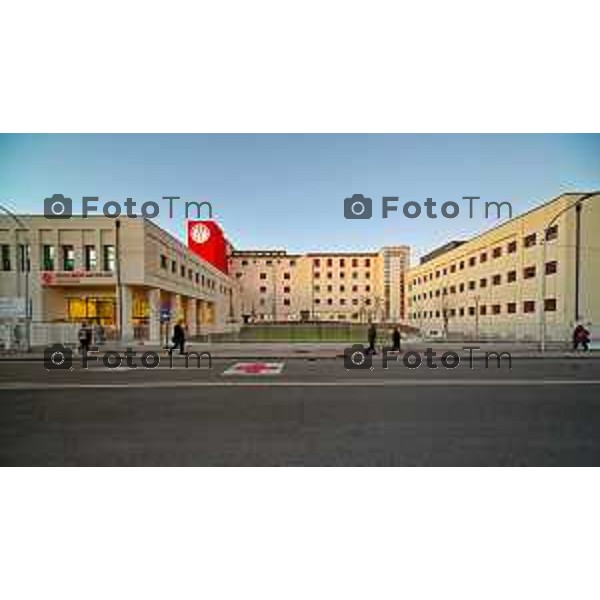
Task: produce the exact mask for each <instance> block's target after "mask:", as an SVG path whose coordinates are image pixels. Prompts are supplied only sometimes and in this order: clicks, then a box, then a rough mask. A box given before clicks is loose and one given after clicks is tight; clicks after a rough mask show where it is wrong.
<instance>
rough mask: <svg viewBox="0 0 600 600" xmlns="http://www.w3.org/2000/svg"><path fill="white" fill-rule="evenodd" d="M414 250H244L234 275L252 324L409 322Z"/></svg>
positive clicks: (236, 255) (235, 255) (235, 256)
mask: <svg viewBox="0 0 600 600" xmlns="http://www.w3.org/2000/svg"><path fill="white" fill-rule="evenodd" d="M409 255H410V249H409V248H408V246H391V247H385V248H382V249H381V250H379V252H311V253H308V254H288V253H287V252H286V251H285V250H240V251H233V252H232V254H231V257H230V272H231V275H232V277H233V278H234V279H235V280H236V281H237V283H238V285H239V290H240V297H241V299H240V305H241V308H240V310H241V313H242V316H243V318H244V321H246V322H257V321H258V322H260V321H271V322H275V321H277V322H282V321H351V322H367V321H370V320H373V321H379V322H383V321H386V322H395V323H399V322H400V321H404V320H405V306H406V303H405V298H404V293H405V289H404V286H405V273H406V269H407V268H408V264H409Z"/></svg>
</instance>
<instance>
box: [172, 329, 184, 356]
mask: <svg viewBox="0 0 600 600" xmlns="http://www.w3.org/2000/svg"><path fill="white" fill-rule="evenodd" d="M172 341H173V347H172V348H171V352H172V351H173V350H175V348H179V354H184V352H185V331H184V329H183V325H182V321H177V323H176V324H175V327H173V339H172Z"/></svg>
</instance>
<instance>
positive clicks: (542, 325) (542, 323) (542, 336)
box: [540, 191, 600, 352]
mask: <svg viewBox="0 0 600 600" xmlns="http://www.w3.org/2000/svg"><path fill="white" fill-rule="evenodd" d="M594 196H600V191H595V192H590V193H589V194H584V195H583V196H581V197H580V198H578V199H577V200H575V202H573V203H571V204H569V205H568V206H565V207H564V208H562V209H561V210H559V211H558V212H557V213H556V214H555V215H554V216H553V217H552V219H550V221H549V222H548V224H547V225H546V227H544V231H543V239H542V243H543V247H542V265H541V269H540V276H541V278H542V283H541V303H540V350H541V352H545V351H546V311H545V306H544V304H545V299H546V258H547V251H546V244H547V242H548V240H547V237H548V230H549V229H550V228H551V227H552V226H553V225H554V223H556V220H557V219H558V218H559V217H560V216H562V215H563V214H565V213H566V212H567V211H569V210H570V209H571V208H573V207H575V210H577V211H578V212H577V215H578V218H579V215H580V212H579V211H581V204H582V203H583V202H585V201H586V200H589V199H590V198H593V197H594ZM577 235H579V231H578V232H577ZM575 277H576V282H575V312H576V314H575V319H576V320H577V319H578V318H579V240H577V244H576V256H575Z"/></svg>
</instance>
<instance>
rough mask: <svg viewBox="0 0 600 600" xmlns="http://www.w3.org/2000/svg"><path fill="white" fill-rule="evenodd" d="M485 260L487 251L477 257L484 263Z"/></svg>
mask: <svg viewBox="0 0 600 600" xmlns="http://www.w3.org/2000/svg"><path fill="white" fill-rule="evenodd" d="M486 260H487V252H482V253H481V256H480V257H479V262H480V263H484V262H485V261H486Z"/></svg>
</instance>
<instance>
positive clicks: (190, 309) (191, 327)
mask: <svg viewBox="0 0 600 600" xmlns="http://www.w3.org/2000/svg"><path fill="white" fill-rule="evenodd" d="M196 318H197V301H196V298H188V305H187V330H188V335H189V336H190V337H191V336H194V335H196V333H197V329H196Z"/></svg>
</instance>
